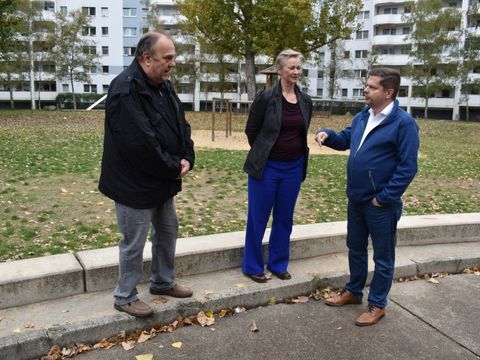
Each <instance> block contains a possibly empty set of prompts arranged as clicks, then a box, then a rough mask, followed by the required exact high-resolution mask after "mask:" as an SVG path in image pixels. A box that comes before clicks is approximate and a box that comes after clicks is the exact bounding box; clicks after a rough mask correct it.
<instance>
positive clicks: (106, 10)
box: [100, 7, 108, 17]
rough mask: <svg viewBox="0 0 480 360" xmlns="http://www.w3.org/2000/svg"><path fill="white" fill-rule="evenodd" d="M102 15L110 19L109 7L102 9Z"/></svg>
mask: <svg viewBox="0 0 480 360" xmlns="http://www.w3.org/2000/svg"><path fill="white" fill-rule="evenodd" d="M100 14H101V15H102V17H108V7H102V8H101V9H100Z"/></svg>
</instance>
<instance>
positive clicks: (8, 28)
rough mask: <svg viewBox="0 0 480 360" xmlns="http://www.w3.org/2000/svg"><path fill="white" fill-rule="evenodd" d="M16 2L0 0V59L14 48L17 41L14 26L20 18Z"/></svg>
mask: <svg viewBox="0 0 480 360" xmlns="http://www.w3.org/2000/svg"><path fill="white" fill-rule="evenodd" d="M16 10H17V7H16V2H15V1H14V0H0V16H1V19H2V21H1V22H0V61H1V60H3V55H4V54H6V53H8V52H10V51H11V50H12V45H13V42H14V41H15V30H14V27H15V25H16V24H17V23H18V21H19V19H18V16H16V14H15V13H16Z"/></svg>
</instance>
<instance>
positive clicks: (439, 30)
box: [403, 0, 462, 118]
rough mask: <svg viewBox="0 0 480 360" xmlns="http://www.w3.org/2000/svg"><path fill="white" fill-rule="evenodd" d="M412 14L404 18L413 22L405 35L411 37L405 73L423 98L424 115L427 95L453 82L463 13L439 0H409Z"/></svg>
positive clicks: (426, 111)
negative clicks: (455, 55)
mask: <svg viewBox="0 0 480 360" xmlns="http://www.w3.org/2000/svg"><path fill="white" fill-rule="evenodd" d="M411 9H412V12H411V14H407V15H405V16H404V19H403V20H404V21H408V22H411V23H413V25H414V26H413V30H412V32H410V34H409V35H408V37H407V39H409V40H410V41H411V44H412V47H411V50H410V54H409V55H410V59H411V60H410V62H409V64H408V66H407V76H409V77H410V78H411V79H412V81H413V83H414V84H415V85H416V87H415V88H414V91H413V95H414V96H416V97H421V98H423V100H424V102H425V106H424V114H423V116H424V118H427V117H428V99H429V98H430V97H431V96H432V95H433V94H434V93H435V92H436V91H439V90H443V89H445V88H447V87H451V86H452V76H453V75H454V67H453V66H450V65H449V62H451V60H452V59H453V58H454V52H455V49H456V48H458V44H459V38H460V36H459V31H458V30H456V29H459V28H460V24H461V18H462V14H461V12H460V10H458V9H457V8H454V7H447V8H445V7H444V4H443V1H442V0H418V1H417V2H412V3H411Z"/></svg>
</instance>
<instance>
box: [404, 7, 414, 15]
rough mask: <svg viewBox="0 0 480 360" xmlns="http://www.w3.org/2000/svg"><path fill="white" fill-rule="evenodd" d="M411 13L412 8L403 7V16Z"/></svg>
mask: <svg viewBox="0 0 480 360" xmlns="http://www.w3.org/2000/svg"><path fill="white" fill-rule="evenodd" d="M411 12H412V8H411V7H410V6H405V8H404V9H403V13H404V14H410V13H411Z"/></svg>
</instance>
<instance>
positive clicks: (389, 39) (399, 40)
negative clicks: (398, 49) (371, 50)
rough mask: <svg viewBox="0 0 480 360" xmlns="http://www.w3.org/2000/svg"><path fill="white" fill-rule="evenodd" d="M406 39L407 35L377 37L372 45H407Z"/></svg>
mask: <svg viewBox="0 0 480 360" xmlns="http://www.w3.org/2000/svg"><path fill="white" fill-rule="evenodd" d="M405 37H406V35H375V36H374V37H373V41H372V45H374V46H375V45H405V44H406V43H408V42H407V41H406V40H405Z"/></svg>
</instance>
